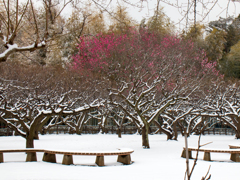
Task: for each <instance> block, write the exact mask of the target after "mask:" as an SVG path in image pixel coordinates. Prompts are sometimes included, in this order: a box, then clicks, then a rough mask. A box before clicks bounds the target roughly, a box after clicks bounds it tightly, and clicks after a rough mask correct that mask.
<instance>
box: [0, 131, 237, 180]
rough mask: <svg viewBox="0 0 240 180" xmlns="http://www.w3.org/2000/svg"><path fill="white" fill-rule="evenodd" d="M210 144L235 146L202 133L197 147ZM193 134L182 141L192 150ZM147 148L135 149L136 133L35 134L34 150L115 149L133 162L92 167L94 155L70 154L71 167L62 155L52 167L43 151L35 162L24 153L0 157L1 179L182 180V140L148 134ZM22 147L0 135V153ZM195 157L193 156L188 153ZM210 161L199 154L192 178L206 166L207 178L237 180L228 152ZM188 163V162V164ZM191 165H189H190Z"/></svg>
mask: <svg viewBox="0 0 240 180" xmlns="http://www.w3.org/2000/svg"><path fill="white" fill-rule="evenodd" d="M210 141H213V143H211V144H208V145H206V146H205V148H219V149H228V148H229V147H228V145H229V144H240V140H236V139H235V138H234V136H230V135H228V136H224V135H205V136H202V137H201V144H205V143H207V142H210ZM197 142H198V136H194V135H192V136H191V137H190V138H188V143H189V146H190V147H197ZM150 146H151V148H150V149H143V148H142V147H141V136H140V135H136V134H134V135H123V136H122V138H118V137H117V135H110V134H108V135H102V134H97V135H63V134H60V135H44V136H42V135H40V140H36V141H35V148H41V149H49V150H50V149H54V150H69V151H73V150H75V151H103V150H105V151H109V150H116V149H117V148H131V149H134V153H133V154H132V155H131V158H132V161H134V162H133V164H131V165H122V164H121V163H118V162H117V156H105V157H104V158H105V165H106V166H104V167H98V166H96V165H95V156H73V162H74V165H62V164H61V161H62V157H63V156H62V155H57V163H47V162H43V161H42V156H43V153H37V158H38V162H25V158H26V154H25V153H5V154H4V161H5V162H4V163H0V179H1V180H16V179H17V180H95V179H96V180H143V179H149V180H155V179H156V180H183V179H184V173H185V169H186V159H184V158H181V153H182V148H183V146H184V138H183V137H182V136H179V140H178V141H166V136H165V135H150ZM14 148H25V139H23V138H21V137H19V136H10V137H5V136H2V137H0V149H14ZM193 155H194V156H195V153H193ZM211 158H212V160H213V161H211V162H207V161H203V160H202V159H203V153H202V152H200V153H199V160H198V162H197V166H196V167H195V170H194V172H193V175H192V180H200V179H201V177H202V176H204V175H205V174H206V172H207V170H208V168H209V166H210V165H211V169H210V174H211V175H212V177H211V180H239V179H240V163H238V162H232V161H231V160H230V154H223V153H219V154H217V153H212V154H211ZM192 164H193V160H190V165H192ZM190 167H191V166H190Z"/></svg>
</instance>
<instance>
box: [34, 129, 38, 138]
mask: <svg viewBox="0 0 240 180" xmlns="http://www.w3.org/2000/svg"><path fill="white" fill-rule="evenodd" d="M34 139H35V140H39V136H38V131H37V130H36V131H35V132H34Z"/></svg>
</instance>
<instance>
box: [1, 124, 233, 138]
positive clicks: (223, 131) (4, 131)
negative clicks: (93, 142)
mask: <svg viewBox="0 0 240 180" xmlns="http://www.w3.org/2000/svg"><path fill="white" fill-rule="evenodd" d="M157 130H158V128H157V127H151V128H150V133H154V132H156V131H157ZM100 131H101V128H100V127H99V126H87V125H86V126H84V127H83V130H82V132H81V133H82V134H97V133H99V132H100ZM121 132H122V134H135V133H137V128H136V127H134V126H124V127H123V128H122V131H121ZM73 133H74V132H73V131H72V130H71V129H70V128H69V127H68V126H65V125H58V126H54V127H52V128H50V129H48V130H46V131H45V132H44V134H73ZM104 133H107V134H117V133H118V128H117V127H116V126H107V127H105V128H104ZM178 133H179V134H180V133H181V132H180V131H178ZM14 134H15V133H14V131H13V130H11V129H10V128H0V136H13V135H14ZM158 134H162V132H161V131H159V132H158ZM203 134H204V135H207V134H209V135H210V134H212V135H234V134H235V132H234V130H233V129H231V128H213V129H209V130H206V131H204V133H203Z"/></svg>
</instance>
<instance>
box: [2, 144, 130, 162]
mask: <svg viewBox="0 0 240 180" xmlns="http://www.w3.org/2000/svg"><path fill="white" fill-rule="evenodd" d="M14 152H26V153H28V154H29V155H28V156H27V159H26V161H37V157H36V152H43V153H44V154H43V159H42V160H43V161H45V162H52V163H56V154H63V160H62V164H65V165H70V164H73V155H83V156H96V161H95V163H96V164H97V165H98V166H104V156H112V155H116V156H118V158H117V162H121V163H123V164H131V163H132V162H131V156H130V154H131V153H133V152H134V151H133V150H131V149H118V150H116V151H111V152H110V151H109V152H108V151H105V152H104V151H103V152H71V151H55V150H44V149H30V148H29V149H12V150H9V149H8V150H0V163H1V162H4V160H3V153H14Z"/></svg>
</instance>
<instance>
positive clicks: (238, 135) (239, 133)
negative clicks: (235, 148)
mask: <svg viewBox="0 0 240 180" xmlns="http://www.w3.org/2000/svg"><path fill="white" fill-rule="evenodd" d="M235 132H236V135H235V137H236V139H240V130H239V129H237V130H235Z"/></svg>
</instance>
